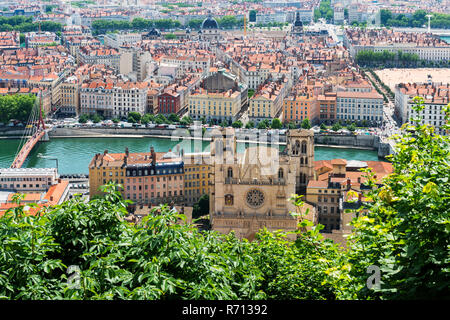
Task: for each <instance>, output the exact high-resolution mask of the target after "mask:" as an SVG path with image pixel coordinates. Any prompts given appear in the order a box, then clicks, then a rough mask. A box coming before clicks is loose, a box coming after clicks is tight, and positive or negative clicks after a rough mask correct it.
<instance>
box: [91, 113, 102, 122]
mask: <svg viewBox="0 0 450 320" xmlns="http://www.w3.org/2000/svg"><path fill="white" fill-rule="evenodd" d="M91 120H92V122H93V123H99V122H100V121H102V120H103V118H102V117H100V116H99V115H98V114H94V115H93V116H92V117H91Z"/></svg>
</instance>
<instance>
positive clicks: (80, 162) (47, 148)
mask: <svg viewBox="0 0 450 320" xmlns="http://www.w3.org/2000/svg"><path fill="white" fill-rule="evenodd" d="M19 143H20V140H18V139H4V140H1V141H0V145H1V147H0V167H4V168H7V167H9V166H10V165H11V163H12V161H13V160H14V155H15V154H16V151H17V148H18V146H19ZM209 145H210V143H209V141H199V140H181V141H172V140H171V139H167V138H166V139H161V138H154V137H143V138H120V139H118V138H116V137H110V138H104V137H102V138H86V137H83V138H81V137H76V138H70V139H65V138H59V139H58V138H52V139H50V141H48V142H43V143H38V144H37V145H36V147H35V148H34V149H33V150H32V151H31V153H30V155H29V157H28V158H27V160H26V161H25V163H24V166H23V167H24V168H50V167H55V165H56V162H55V160H52V159H58V169H59V172H60V173H61V174H75V173H77V174H87V173H89V163H90V161H91V160H92V158H93V157H94V155H95V154H96V153H103V152H104V151H105V150H108V152H109V153H118V152H125V148H128V149H129V151H130V152H149V151H150V148H151V147H153V148H154V150H155V151H156V152H167V151H168V150H169V149H172V150H177V148H178V147H177V146H179V149H180V150H182V149H183V150H184V151H185V152H187V153H188V152H209V151H210V149H209ZM248 145H250V146H251V144H249V143H244V142H240V143H238V144H237V149H238V152H239V153H242V152H244V150H245V148H246V147H248ZM321 145H323V146H321ZM283 148H284V146H282V145H280V149H283ZM39 154H42V155H43V156H45V157H46V158H47V159H46V158H41V157H39V156H38V155H39ZM314 159H315V160H332V159H346V160H360V161H377V160H382V158H379V157H378V153H377V151H373V150H369V149H368V148H364V149H361V148H352V147H348V148H343V147H342V146H339V145H324V144H317V145H316V146H315V151H314Z"/></svg>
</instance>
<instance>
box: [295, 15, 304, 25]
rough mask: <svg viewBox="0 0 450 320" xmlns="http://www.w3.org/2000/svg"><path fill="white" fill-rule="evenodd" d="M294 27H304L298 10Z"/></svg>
mask: <svg viewBox="0 0 450 320" xmlns="http://www.w3.org/2000/svg"><path fill="white" fill-rule="evenodd" d="M294 27H303V22H302V21H301V20H300V15H299V14H298V12H297V13H296V14H295V22H294Z"/></svg>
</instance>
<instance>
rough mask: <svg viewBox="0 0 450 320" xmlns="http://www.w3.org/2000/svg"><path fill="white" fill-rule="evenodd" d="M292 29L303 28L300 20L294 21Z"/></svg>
mask: <svg viewBox="0 0 450 320" xmlns="http://www.w3.org/2000/svg"><path fill="white" fill-rule="evenodd" d="M294 27H303V22H302V21H301V20H295V23H294Z"/></svg>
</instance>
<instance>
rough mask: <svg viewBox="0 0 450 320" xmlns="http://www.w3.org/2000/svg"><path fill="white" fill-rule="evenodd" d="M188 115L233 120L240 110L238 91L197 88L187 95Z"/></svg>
mask: <svg viewBox="0 0 450 320" xmlns="http://www.w3.org/2000/svg"><path fill="white" fill-rule="evenodd" d="M188 100H189V116H190V117H192V118H193V119H196V120H198V119H201V118H203V117H204V118H205V119H206V120H207V121H209V120H210V119H215V120H217V121H224V120H226V121H232V122H233V121H235V120H236V116H237V114H238V113H239V111H240V110H241V93H240V92H239V91H232V90H231V89H230V90H229V91H227V92H208V91H207V90H205V89H201V88H200V89H198V90H197V91H194V92H192V93H191V94H190V95H189V98H188Z"/></svg>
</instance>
